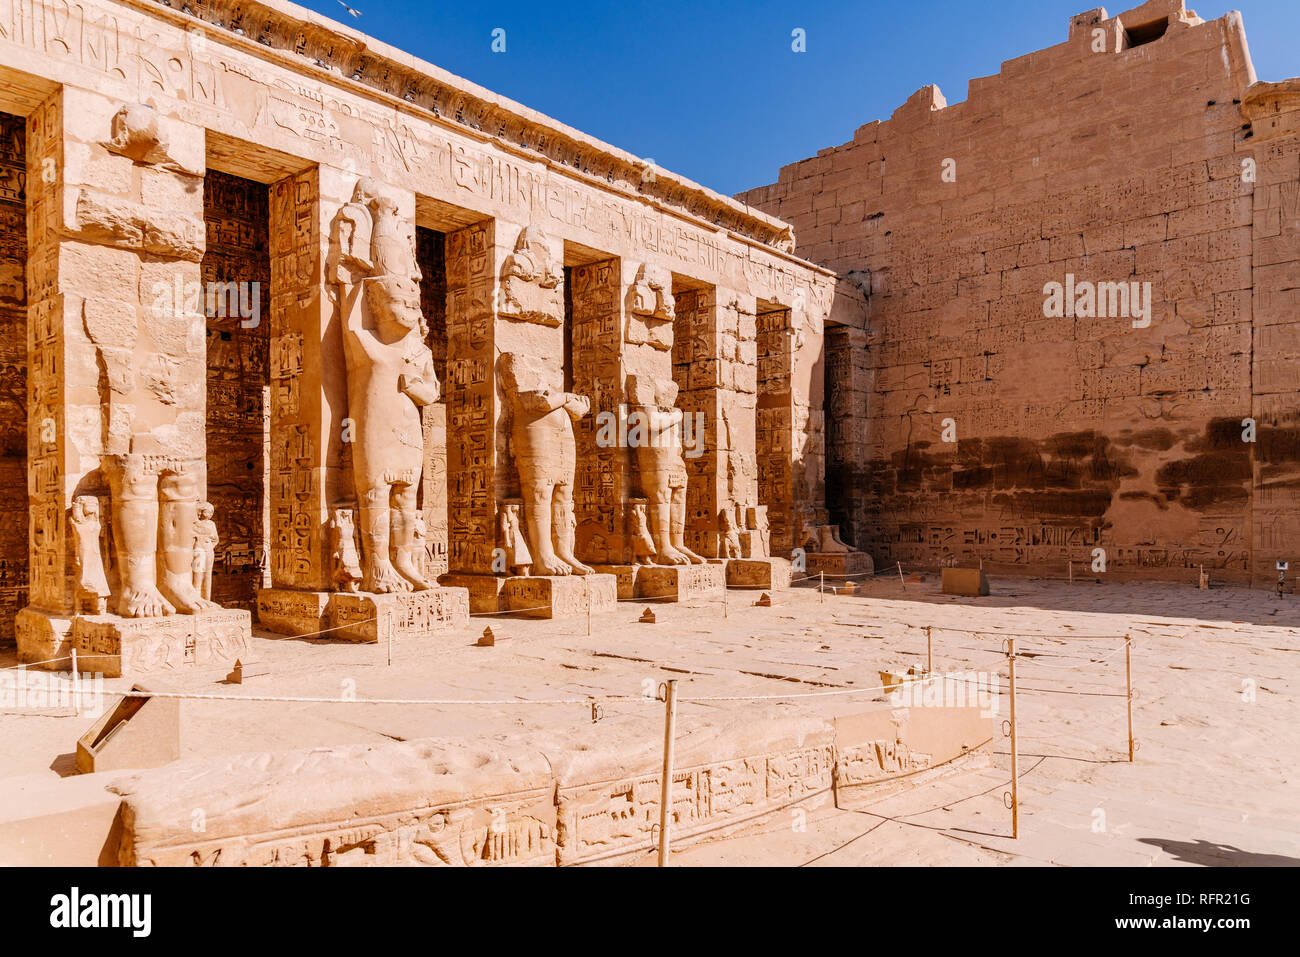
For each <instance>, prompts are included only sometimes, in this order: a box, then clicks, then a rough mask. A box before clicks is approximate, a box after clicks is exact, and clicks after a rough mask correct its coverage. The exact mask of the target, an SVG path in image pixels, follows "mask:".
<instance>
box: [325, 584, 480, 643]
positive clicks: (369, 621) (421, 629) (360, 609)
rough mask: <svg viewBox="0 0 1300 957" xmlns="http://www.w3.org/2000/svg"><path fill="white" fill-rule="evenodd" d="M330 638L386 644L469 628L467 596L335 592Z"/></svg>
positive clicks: (450, 591) (456, 592) (453, 591)
mask: <svg viewBox="0 0 1300 957" xmlns="http://www.w3.org/2000/svg"><path fill="white" fill-rule="evenodd" d="M329 618H330V628H331V629H332V630H331V631H330V632H329V636H330V637H331V638H334V639H337V640H340V641H387V640H388V639H389V638H397V639H400V638H421V637H425V636H427V635H433V634H442V633H444V632H448V631H453V630H455V629H456V628H461V627H465V626H467V625H468V624H469V592H468V591H466V590H465V589H464V588H428V589H425V590H423V591H415V592H400V593H397V594H392V595H373V594H369V593H366V592H355V593H354V592H338V593H336V594H334V595H333V596H332V597H331V598H330V604H329Z"/></svg>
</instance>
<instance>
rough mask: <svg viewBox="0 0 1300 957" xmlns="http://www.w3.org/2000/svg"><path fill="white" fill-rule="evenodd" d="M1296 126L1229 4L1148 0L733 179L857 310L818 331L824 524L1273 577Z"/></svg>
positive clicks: (882, 539) (976, 547) (1288, 467)
mask: <svg viewBox="0 0 1300 957" xmlns="http://www.w3.org/2000/svg"><path fill="white" fill-rule="evenodd" d="M1247 14H1248V15H1249V8H1248V9H1247ZM1063 26H1065V25H1063ZM862 119H864V120H865V119H867V118H866V117H863V118H862ZM1298 129H1300V81H1297V80H1294V79H1292V80H1284V81H1281V82H1260V81H1259V80H1258V78H1257V77H1256V75H1255V70H1254V67H1253V66H1252V64H1251V59H1250V54H1249V51H1248V47H1247V43H1246V33H1245V28H1244V26H1243V21H1242V17H1241V15H1240V14H1238V13H1229V14H1227V15H1226V16H1224V17H1221V18H1219V19H1216V20H1208V21H1207V20H1203V19H1202V18H1201V17H1199V16H1197V15H1196V14H1195V13H1194V12H1192V11H1190V10H1188V9H1187V7H1186V5H1185V4H1184V2H1183V0H1150V2H1147V3H1144V4H1142V5H1141V6H1138V7H1136V8H1134V9H1131V10H1126V11H1124V12H1122V13H1119V14H1112V13H1108V12H1107V11H1106V10H1105V9H1103V8H1098V9H1094V10H1089V11H1087V12H1084V13H1080V14H1078V15H1077V16H1074V17H1072V18H1070V21H1069V23H1068V30H1066V29H1063V30H1062V42H1060V43H1058V44H1056V45H1055V46H1051V47H1048V48H1047V49H1044V50H1039V51H1036V52H1032V53H1027V54H1025V55H1024V56H1020V57H1017V58H1016V59H1013V60H1009V61H1007V62H1006V63H1004V64H1003V65H1002V69H1001V71H1000V72H998V73H997V74H996V75H993V76H987V77H979V78H976V79H972V80H971V81H970V88H969V91H968V93H967V96H966V99H965V102H962V103H954V104H952V105H949V104H948V103H947V101H946V100H945V98H944V96H943V95H942V94H941V93H940V91H939V90H938V88H936V87H933V86H931V87H926V88H924V89H922V90H919V91H918V92H917V93H916V94H914V95H913V96H912V97H911V98H910V99H909V100H908V101H907V102H906V103H904V104H903V105H901V106H900V107H899V108H898V109H897V110H896V111H894V113H893V115H892V116H891V117H889V118H888V119H884V120H880V121H875V122H869V123H867V124H866V125H865V126H861V127H860V128H859V129H857V130H856V131H855V132H854V133H853V135H852V138H851V139H850V140H849V141H848V142H845V143H842V144H840V145H835V146H829V147H827V148H826V149H823V150H820V151H819V152H818V153H817V155H816V156H813V157H809V158H808V159H805V160H802V161H800V162H797V163H794V164H792V165H790V166H787V167H785V168H783V169H782V170H781V171H780V175H779V177H778V179H777V181H776V182H775V183H773V184H771V185H768V186H762V187H759V188H756V189H753V190H750V191H749V192H746V193H744V194H742V195H741V196H740V197H739V198H741V199H744V200H745V201H746V202H748V203H752V204H753V205H754V206H756V207H758V208H760V209H762V210H764V211H766V212H768V213H770V214H772V215H775V216H779V217H781V218H782V219H783V220H787V221H789V222H790V223H792V224H793V225H794V227H795V232H796V235H797V237H798V244H797V246H796V252H797V253H798V254H799V255H801V256H803V257H806V258H808V259H811V260H813V261H814V262H817V263H820V264H822V265H825V266H828V267H830V268H832V269H835V270H837V271H838V272H839V273H841V274H842V275H844V276H846V277H850V278H852V279H853V280H855V281H856V282H857V283H858V284H859V285H860V286H861V288H862V289H863V291H864V292H865V293H866V294H867V295H868V296H869V298H870V315H871V319H870V324H869V326H868V327H867V328H866V329H858V328H855V327H853V326H851V325H846V326H843V327H835V328H828V329H827V331H826V336H825V339H824V356H823V366H822V368H823V370H824V371H825V373H826V385H825V388H826V392H825V395H826V399H825V403H824V407H825V411H826V414H827V428H826V449H827V454H828V455H829V457H830V461H829V462H828V463H827V469H826V474H827V477H828V482H829V483H830V487H829V488H828V489H827V495H826V498H827V500H828V507H829V510H830V512H831V515H832V517H833V518H834V519H835V520H836V521H837V522H838V523H839V524H840V526H841V527H842V529H843V530H844V538H845V540H846V541H849V542H852V543H853V544H854V545H856V546H858V547H859V548H861V549H863V550H865V551H867V552H869V553H871V555H872V556H873V557H874V558H875V560H876V561H877V562H878V563H881V564H888V565H893V564H894V563H895V562H898V561H901V562H902V564H903V567H905V568H906V567H908V566H913V567H915V566H922V567H934V566H938V565H946V564H953V563H956V564H963V565H974V564H976V563H977V562H981V563H982V564H983V567H984V568H986V569H989V570H995V571H999V572H1003V573H1017V574H1040V575H1050V576H1055V577H1064V576H1065V575H1066V573H1067V569H1068V567H1069V563H1070V562H1073V567H1074V569H1075V570H1076V573H1077V572H1078V570H1080V569H1081V568H1085V567H1086V568H1088V569H1089V575H1090V577H1092V573H1093V572H1096V573H1097V574H1098V575H1100V574H1102V573H1103V572H1104V574H1105V575H1107V576H1109V577H1110V579H1114V578H1165V579H1174V580H1181V581H1189V582H1194V581H1196V580H1197V576H1198V570H1199V568H1198V567H1199V566H1203V567H1204V568H1205V569H1206V571H1207V572H1209V571H1211V570H1212V571H1213V574H1214V577H1215V578H1216V579H1218V580H1227V581H1235V582H1239V583H1250V584H1255V585H1263V586H1266V587H1267V586H1271V585H1272V584H1273V583H1274V582H1275V581H1276V578H1277V572H1276V571H1275V566H1276V563H1277V562H1279V561H1283V562H1291V563H1292V564H1291V567H1292V568H1293V569H1294V568H1295V567H1296V566H1295V564H1294V561H1295V559H1296V558H1297V556H1298V554H1300V553H1298V552H1297V542H1298V541H1300V500H1298V499H1297V476H1300V442H1298V441H1297V439H1298V437H1300V383H1298V381H1297V374H1296V370H1297V368H1300V366H1298V365H1297V359H1298V358H1300V337H1298V335H1297V332H1298V331H1300V325H1297V323H1298V322H1300V313H1297V309H1296V305H1297V288H1300V283H1297V281H1296V276H1297V270H1298V268H1300V267H1298V265H1297V264H1298V263H1300V205H1298V200H1300V165H1298V163H1300V160H1298V157H1300V137H1298V136H1297V131H1298Z"/></svg>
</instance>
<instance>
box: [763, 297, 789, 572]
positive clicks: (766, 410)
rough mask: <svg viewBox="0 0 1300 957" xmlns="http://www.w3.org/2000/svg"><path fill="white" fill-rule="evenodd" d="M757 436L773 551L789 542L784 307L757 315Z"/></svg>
mask: <svg viewBox="0 0 1300 957" xmlns="http://www.w3.org/2000/svg"><path fill="white" fill-rule="evenodd" d="M756 344H757V349H758V401H757V407H758V408H757V413H758V414H757V417H756V421H757V435H756V438H755V448H756V450H757V453H758V482H757V484H758V499H759V501H760V502H761V503H762V504H763V505H765V506H766V507H767V515H768V521H769V523H770V525H771V536H772V552H773V554H782V555H788V554H789V553H790V550H791V549H793V548H794V547H795V541H794V537H795V528H794V512H793V506H794V493H793V475H792V466H793V459H792V450H793V446H794V428H793V422H794V408H793V400H792V398H791V392H790V390H791V381H792V378H793V376H794V336H793V335H792V333H791V328H790V310H789V309H772V310H766V311H764V312H763V313H761V314H760V315H759V316H758V322H757V335H756Z"/></svg>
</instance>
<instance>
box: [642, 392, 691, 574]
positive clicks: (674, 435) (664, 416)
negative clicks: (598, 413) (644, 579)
mask: <svg viewBox="0 0 1300 957" xmlns="http://www.w3.org/2000/svg"><path fill="white" fill-rule="evenodd" d="M627 392H628V396H629V398H630V403H631V405H633V406H634V407H635V409H634V413H633V414H636V415H637V416H639V419H638V422H637V427H635V428H629V431H628V434H629V442H634V444H635V448H636V465H637V471H638V472H639V473H640V476H641V490H642V491H643V492H644V493H645V496H646V498H647V499H648V500H649V513H650V537H651V538H652V539H653V540H654V543H655V561H656V562H657V563H658V564H660V565H690V564H703V563H704V561H705V559H704V558H703V557H701V556H700V555H697V554H696V553H695V552H693V551H691V550H690V549H689V548H687V547H686V460H685V459H684V458H683V457H682V435H681V426H682V410H681V409H679V408H677V407H676V406H675V404H674V403H676V401H677V383H675V382H673V380H672V379H667V378H665V379H656V378H653V377H649V376H641V375H630V376H628V388H627ZM629 421H631V416H629ZM634 433H635V434H636V435H637V436H638V438H637V439H636V440H635V441H634V440H633V439H632V438H631V436H632V435H633V434H634Z"/></svg>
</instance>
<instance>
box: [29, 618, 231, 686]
mask: <svg viewBox="0 0 1300 957" xmlns="http://www.w3.org/2000/svg"><path fill="white" fill-rule="evenodd" d="M252 617H253V616H252V614H251V613H250V612H247V611H243V610H242V609H238V608H222V609H219V610H217V611H205V612H202V613H201V614H198V615H160V616H158V617H155V618H121V617H119V616H117V615H77V616H73V617H64V616H59V615H51V614H48V613H46V612H42V611H39V610H37V609H32V608H24V609H23V610H22V611H20V612H19V613H18V614H17V616H15V618H14V624H15V627H16V630H17V632H18V656H19V660H20V661H41V662H45V661H47V659H50V658H63V657H64V656H70V655H71V654H72V649H73V648H74V647H75V648H76V649H77V670H78V671H79V672H86V673H92V672H98V673H100V674H102V675H103V676H104V677H105V678H123V677H126V678H131V677H135V676H137V675H144V674H151V673H156V672H159V671H167V670H171V669H179V668H184V667H187V666H192V665H200V666H202V665H221V666H228V665H231V664H233V663H234V661H235V659H236V658H247V657H248V656H249V639H250V638H251V637H252V630H253V629H252ZM37 667H39V668H43V669H46V670H50V671H70V670H72V662H71V660H65V661H54V662H48V663H45V664H41V665H37Z"/></svg>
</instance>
